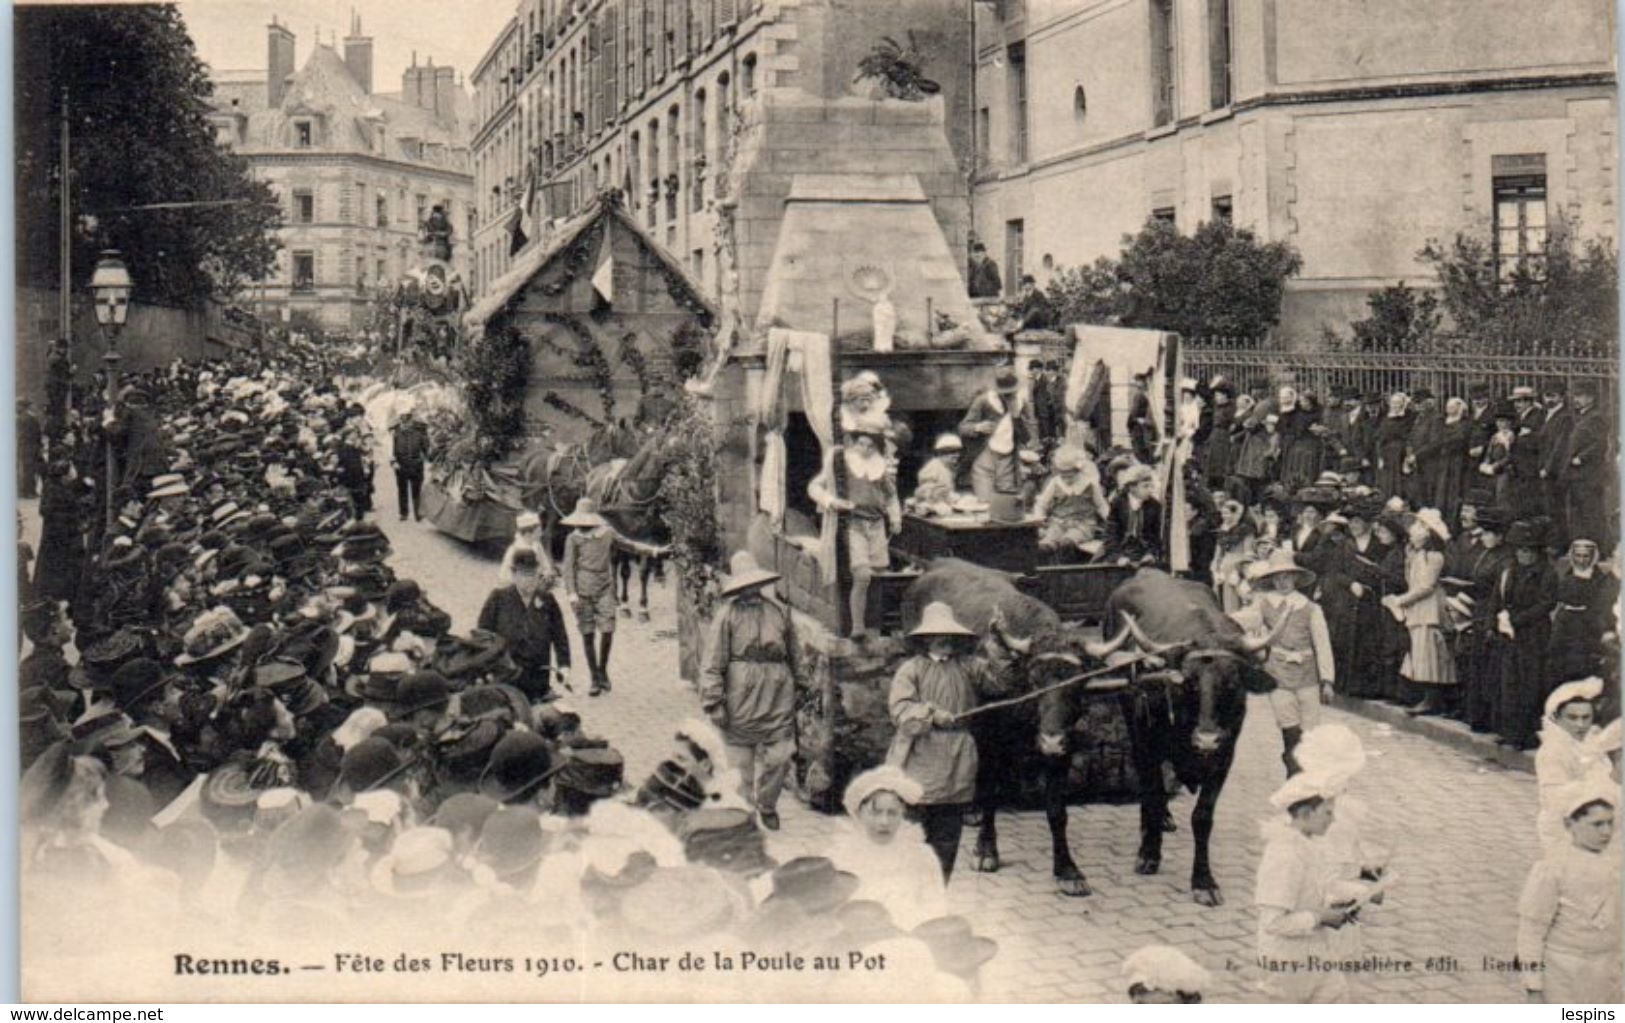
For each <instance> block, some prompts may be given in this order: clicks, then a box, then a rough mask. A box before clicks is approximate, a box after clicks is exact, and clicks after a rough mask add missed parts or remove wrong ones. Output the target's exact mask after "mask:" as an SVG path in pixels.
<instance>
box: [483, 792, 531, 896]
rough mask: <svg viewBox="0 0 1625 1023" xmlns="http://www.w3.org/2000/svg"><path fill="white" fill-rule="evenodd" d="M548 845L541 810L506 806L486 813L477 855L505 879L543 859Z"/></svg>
mask: <svg viewBox="0 0 1625 1023" xmlns="http://www.w3.org/2000/svg"><path fill="white" fill-rule="evenodd" d="M545 845H546V841H545V836H544V835H543V834H542V815H541V814H540V813H538V812H536V810H535V809H534V808H533V807H529V806H502V807H498V808H497V809H496V810H495V811H494V812H492V813H490V814H489V815H488V816H486V818H485V826H484V827H482V828H481V829H480V840H479V842H478V843H477V844H476V845H475V847H474V858H475V859H476V860H478V861H479V863H480V865H481V866H484V867H485V868H487V869H488V870H490V871H491V873H493V874H495V875H496V876H497V878H498V879H501V878H505V877H510V876H512V875H514V874H517V873H519V872H520V871H521V870H525V869H526V868H528V867H533V866H535V865H536V864H537V863H539V862H540V861H541V859H542V848H543V847H544V846H545Z"/></svg>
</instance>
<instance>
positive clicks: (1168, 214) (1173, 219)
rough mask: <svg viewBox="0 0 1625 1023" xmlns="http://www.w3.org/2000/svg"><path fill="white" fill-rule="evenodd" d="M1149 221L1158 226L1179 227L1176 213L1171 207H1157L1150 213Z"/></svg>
mask: <svg viewBox="0 0 1625 1023" xmlns="http://www.w3.org/2000/svg"><path fill="white" fill-rule="evenodd" d="M1151 219H1152V220H1155V221H1156V222H1157V223H1159V224H1167V225H1168V226H1169V227H1178V226H1179V218H1178V212H1177V211H1176V210H1175V209H1174V207H1172V206H1158V207H1157V208H1156V209H1154V210H1152V211H1151Z"/></svg>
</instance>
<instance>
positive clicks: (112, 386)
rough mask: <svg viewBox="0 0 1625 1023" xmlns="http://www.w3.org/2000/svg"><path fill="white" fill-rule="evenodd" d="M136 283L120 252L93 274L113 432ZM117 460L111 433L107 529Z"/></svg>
mask: <svg viewBox="0 0 1625 1023" xmlns="http://www.w3.org/2000/svg"><path fill="white" fill-rule="evenodd" d="M134 290H135V284H134V282H133V281H131V280H130V271H129V270H128V269H127V268H126V267H125V266H124V260H122V259H120V258H119V254H118V250H117V249H106V250H104V251H103V252H102V254H101V258H100V259H98V260H97V261H96V271H95V272H94V273H92V274H91V275H90V293H91V295H92V296H93V297H94V298H95V301H96V322H97V324H99V325H100V326H101V328H102V336H103V337H104V338H105V339H106V341H107V354H106V355H104V356H103V357H102V361H103V362H105V363H106V365H107V369H106V373H107V412H106V414H105V416H104V421H105V423H106V425H107V427H108V428H109V431H110V430H111V427H112V425H113V420H114V418H115V417H116V416H117V414H118V364H119V358H120V356H119V353H118V334H119V331H120V330H122V329H123V328H124V323H125V321H126V320H127V319H129V316H130V293H131V292H132V291H134ZM117 471H118V469H117V459H116V457H115V455H114V452H113V437H112V434H111V432H109V433H108V437H107V526H108V528H109V529H111V528H112V526H113V485H114V483H115V474H116V473H117Z"/></svg>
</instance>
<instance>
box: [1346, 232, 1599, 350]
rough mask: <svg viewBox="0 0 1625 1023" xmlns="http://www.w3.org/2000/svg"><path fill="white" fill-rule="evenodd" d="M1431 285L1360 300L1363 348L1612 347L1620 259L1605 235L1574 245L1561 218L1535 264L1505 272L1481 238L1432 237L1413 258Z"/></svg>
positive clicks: (1574, 236)
mask: <svg viewBox="0 0 1625 1023" xmlns="http://www.w3.org/2000/svg"><path fill="white" fill-rule="evenodd" d="M1416 258H1417V259H1418V260H1419V261H1420V262H1422V263H1423V264H1425V265H1427V266H1429V267H1431V268H1432V269H1433V272H1434V281H1433V284H1432V286H1431V287H1425V288H1411V287H1409V286H1407V285H1406V284H1405V283H1404V282H1401V283H1399V284H1397V285H1393V286H1391V287H1387V288H1384V289H1382V290H1381V291H1377V292H1375V293H1373V294H1372V295H1370V296H1369V297H1368V298H1367V299H1366V307H1367V309H1368V310H1369V311H1370V312H1369V315H1367V316H1366V317H1365V318H1364V319H1362V320H1357V321H1355V322H1354V323H1353V324H1351V325H1350V328H1351V330H1352V331H1353V334H1354V342H1355V345H1356V346H1357V347H1358V348H1360V349H1362V350H1365V351H1475V352H1498V353H1503V354H1509V355H1510V354H1534V353H1538V352H1553V351H1566V352H1573V353H1580V352H1585V351H1593V352H1607V353H1611V352H1613V351H1615V350H1616V348H1617V345H1618V339H1619V307H1618V304H1617V303H1618V298H1617V296H1618V290H1619V257H1618V254H1617V253H1616V252H1615V251H1614V249H1613V248H1612V247H1611V246H1610V245H1609V244H1608V243H1607V242H1606V241H1604V240H1602V239H1596V238H1593V239H1589V240H1585V241H1581V240H1580V238H1579V235H1578V231H1577V230H1576V229H1575V225H1574V224H1572V223H1571V222H1569V221H1567V220H1564V219H1562V218H1559V219H1558V220H1557V221H1556V223H1554V225H1553V228H1552V231H1551V233H1550V235H1549V236H1548V238H1547V246H1546V252H1545V254H1544V256H1542V257H1540V258H1538V259H1532V260H1527V261H1524V262H1521V263H1518V264H1515V265H1511V266H1508V267H1505V268H1503V267H1502V265H1501V264H1500V262H1499V260H1497V259H1496V255H1495V249H1494V246H1493V245H1492V244H1491V243H1490V241H1489V239H1488V238H1485V237H1481V236H1477V235H1467V234H1459V235H1457V236H1456V237H1455V238H1454V239H1453V240H1452V241H1451V242H1450V243H1449V244H1445V243H1443V242H1440V241H1438V240H1436V239H1435V240H1430V241H1429V242H1428V243H1427V244H1426V245H1425V246H1424V247H1423V248H1422V250H1421V251H1420V252H1418V253H1417V257H1416Z"/></svg>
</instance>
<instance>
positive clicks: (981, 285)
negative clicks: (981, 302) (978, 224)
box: [966, 242, 1004, 298]
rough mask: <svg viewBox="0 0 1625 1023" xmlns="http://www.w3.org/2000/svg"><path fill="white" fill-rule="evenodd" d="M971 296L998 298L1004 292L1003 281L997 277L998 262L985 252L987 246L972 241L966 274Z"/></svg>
mask: <svg viewBox="0 0 1625 1023" xmlns="http://www.w3.org/2000/svg"><path fill="white" fill-rule="evenodd" d="M966 280H967V282H968V285H969V290H970V297H971V298H998V297H999V296H1000V295H1002V294H1004V281H1003V280H1002V279H1000V277H999V264H997V263H995V262H993V260H992V258H991V257H989V256H988V254H987V246H986V245H983V244H982V243H981V242H973V243H972V244H971V247H970V268H969V272H968V273H967V274H966Z"/></svg>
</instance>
